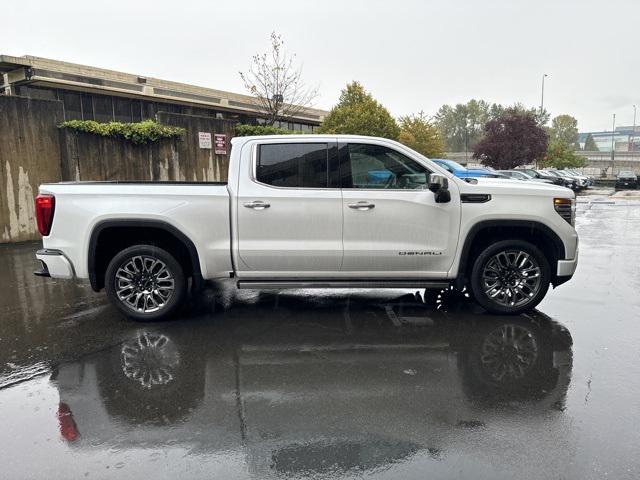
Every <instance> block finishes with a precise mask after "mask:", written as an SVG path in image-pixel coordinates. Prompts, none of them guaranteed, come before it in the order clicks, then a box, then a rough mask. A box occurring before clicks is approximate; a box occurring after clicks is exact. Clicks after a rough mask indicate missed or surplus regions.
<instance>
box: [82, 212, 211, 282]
mask: <svg viewBox="0 0 640 480" xmlns="http://www.w3.org/2000/svg"><path fill="white" fill-rule="evenodd" d="M113 227H116V228H117V227H129V228H131V227H141V228H158V229H160V230H164V231H165V232H167V233H169V234H171V235H173V236H174V237H176V238H177V239H178V240H179V241H180V242H182V244H183V245H184V246H185V247H186V248H187V251H188V252H189V257H190V259H191V266H192V267H193V288H194V289H195V290H200V289H201V288H202V286H203V285H204V279H203V278H202V271H201V270H200V257H199V256H198V250H197V249H196V246H195V245H194V243H193V242H192V241H191V239H190V238H189V237H187V236H186V235H185V234H184V233H182V232H181V231H180V230H179V229H177V228H176V227H174V226H173V225H171V224H170V223H167V222H164V221H162V220H145V219H111V220H103V221H101V222H98V223H97V224H96V225H95V226H94V227H93V230H92V231H91V236H90V238H89V248H88V251H87V270H88V273H89V282H90V283H91V289H92V290H93V291H95V292H98V291H100V289H101V288H102V287H101V286H100V281H99V280H98V276H97V272H96V248H97V247H98V238H100V234H101V233H102V231H103V230H106V229H107V228H113Z"/></svg>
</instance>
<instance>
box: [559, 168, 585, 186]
mask: <svg viewBox="0 0 640 480" xmlns="http://www.w3.org/2000/svg"><path fill="white" fill-rule="evenodd" d="M555 171H556V172H558V173H559V174H560V175H562V176H563V177H566V178H571V179H572V180H575V182H576V188H575V189H576V190H583V189H585V188H587V186H588V185H587V177H585V176H583V175H572V174H570V173H569V172H567V171H566V170H555Z"/></svg>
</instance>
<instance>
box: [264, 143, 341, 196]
mask: <svg viewBox="0 0 640 480" xmlns="http://www.w3.org/2000/svg"><path fill="white" fill-rule="evenodd" d="M327 153H328V149H327V144H326V143H282V144H280V143H278V144H271V145H260V151H259V154H258V165H257V168H256V178H257V180H258V181H259V182H262V183H266V184H267V185H273V186H276V187H298V188H326V187H327V185H328V176H329V175H328V165H329V162H328V154H327Z"/></svg>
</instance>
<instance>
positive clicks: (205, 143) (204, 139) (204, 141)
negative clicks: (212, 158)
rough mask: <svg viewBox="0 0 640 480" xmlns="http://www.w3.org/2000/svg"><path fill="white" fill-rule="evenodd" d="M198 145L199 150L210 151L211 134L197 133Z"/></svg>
mask: <svg viewBox="0 0 640 480" xmlns="http://www.w3.org/2000/svg"><path fill="white" fill-rule="evenodd" d="M198 145H199V146H200V148H208V149H209V150H211V134H210V133H209V132H198Z"/></svg>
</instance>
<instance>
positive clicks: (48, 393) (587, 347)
mask: <svg viewBox="0 0 640 480" xmlns="http://www.w3.org/2000/svg"><path fill="white" fill-rule="evenodd" d="M576 228H577V230H578V232H579V234H580V263H579V266H578V271H577V273H576V275H575V277H574V278H573V280H572V281H571V282H569V283H567V284H565V285H562V286H561V287H559V288H558V289H556V290H554V291H551V292H550V293H549V294H548V296H547V297H546V299H545V300H544V301H543V303H542V304H541V305H540V306H539V308H538V309H537V310H536V311H534V312H531V313H530V314H525V315H520V316H518V317H498V316H491V315H487V314H485V313H483V312H482V311H481V310H480V309H479V308H478V307H477V306H475V305H474V304H472V303H471V302H470V301H469V300H468V299H466V298H465V297H464V296H462V295H459V294H454V293H451V292H441V293H440V294H439V295H436V294H435V293H430V294H426V295H425V294H424V292H419V293H418V294H416V292H415V291H401V290H384V291H358V290H353V291H352V290H349V291H340V290H335V291H325V290H323V291H311V290H309V291H286V292H281V293H276V292H259V291H250V290H243V291H236V290H235V289H234V288H233V286H232V284H229V283H222V284H219V285H216V288H215V289H208V290H207V291H206V292H205V293H204V294H203V295H202V297H201V298H198V299H192V301H191V302H190V304H189V306H188V307H187V309H186V310H185V311H184V312H183V314H182V318H179V319H176V320H174V321H169V322H162V323H149V324H140V323H134V322H131V321H130V320H126V319H124V318H123V317H121V316H120V315H119V314H118V313H117V312H116V311H115V310H114V309H113V308H112V307H111V306H109V305H107V303H106V299H105V298H104V295H103V294H102V293H101V294H94V293H93V292H92V291H91V289H90V287H89V286H88V285H87V284H81V283H79V284H74V283H73V282H65V281H55V280H51V279H42V278H37V277H34V276H33V275H32V273H31V272H32V270H33V269H34V266H35V262H34V260H33V253H34V251H35V250H36V248H37V245H36V244H22V245H18V246H1V247H0V285H1V286H2V289H1V290H0V317H1V319H2V321H1V323H0V409H1V410H2V412H3V428H2V429H0V443H1V444H2V445H3V448H2V449H1V450H0V462H1V464H2V475H1V476H2V478H47V479H56V478H60V479H63V478H64V479H66V478H83V477H87V478H176V477H177V476H184V475H185V474H187V475H188V477H189V478H225V479H233V478H275V477H287V478H290V477H294V478H309V477H312V478H356V477H357V478H361V477H374V478H475V479H480V478H486V479H498V478H505V479H507V478H509V479H511V478H554V479H568V478H576V479H588V478H594V479H595V478H598V479H600V478H616V479H622V478H629V479H632V478H638V477H640V417H639V415H638V413H639V412H640V400H639V398H640V323H639V321H640V295H639V294H638V292H639V290H640V260H638V259H640V198H639V197H634V196H631V195H617V196H615V197H613V196H609V195H607V192H603V191H599V192H595V193H592V194H590V195H584V196H581V197H579V203H578V213H577V220H576Z"/></svg>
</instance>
